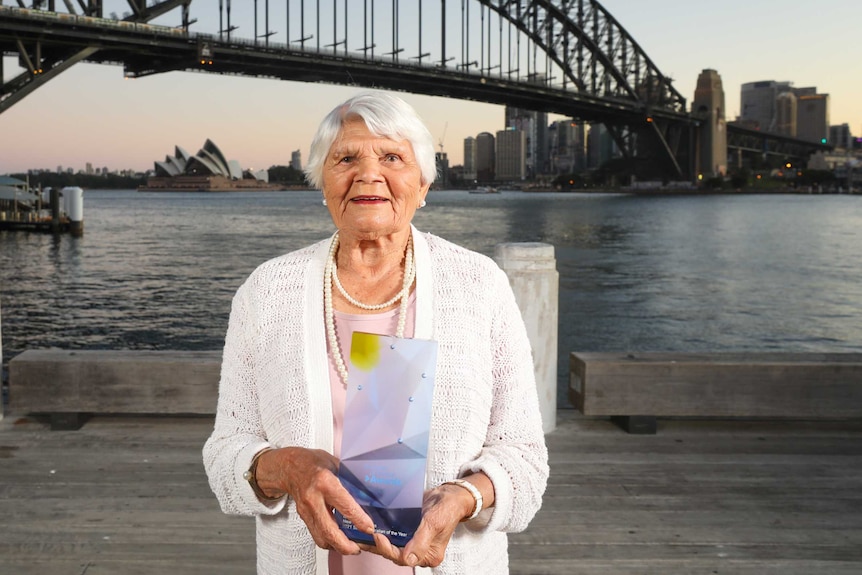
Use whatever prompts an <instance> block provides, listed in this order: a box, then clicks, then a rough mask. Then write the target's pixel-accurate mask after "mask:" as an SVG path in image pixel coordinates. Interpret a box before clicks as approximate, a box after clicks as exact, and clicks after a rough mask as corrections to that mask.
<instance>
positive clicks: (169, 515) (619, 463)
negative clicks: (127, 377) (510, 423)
mask: <svg viewBox="0 0 862 575" xmlns="http://www.w3.org/2000/svg"><path fill="white" fill-rule="evenodd" d="M558 420H559V425H558V428H557V430H555V431H554V432H553V433H551V434H549V435H548V445H549V448H550V452H551V478H550V482H549V486H548V491H547V494H546V497H545V502H544V506H543V508H542V510H541V511H540V513H539V515H538V516H537V517H536V519H535V521H534V522H533V523H532V525H531V526H530V528H529V529H528V530H527V531H526V532H524V533H520V534H516V535H512V536H511V538H510V541H511V562H512V573H513V574H525V575H526V574H537V575H538V574H552V573H553V574H555V575H556V574H570V573H571V574H588V575H606V574H617V573H619V574H626V575H629V574H640V575H645V574H655V575H659V574H661V575H676V574H686V575H688V574H699V573H705V574H733V575H755V574H757V575H772V574H776V575H777V574H779V573H780V574H781V575H797V574H798V575H811V574H817V575H823V574H848V575H849V574H851V573H852V574H854V575H857V574H859V573H862V421H858V420H855V421H844V422H816V423H814V422H787V421H785V422H776V421H772V422H763V421H760V422H752V421H704V420H659V428H658V435H653V436H635V435H628V434H626V433H624V432H623V431H621V430H620V429H619V428H617V427H616V426H614V425H613V424H611V423H610V422H608V421H607V420H604V419H589V418H584V417H582V416H579V415H578V414H577V413H576V412H573V411H570V410H565V411H560V412H559V414H558ZM211 428H212V419H211V418H210V417H199V418H190V417H185V418H183V417H141V416H134V417H131V416H128V417H107V416H99V417H95V418H93V419H91V420H90V421H88V422H87V423H86V424H85V425H84V427H83V428H82V429H80V430H78V431H53V432H52V431H49V430H48V425H47V424H46V423H45V422H43V421H39V420H36V419H33V418H22V417H16V416H15V415H14V414H13V415H7V416H6V418H5V419H3V420H0V573H2V574H7V573H8V574H10V575H11V574H16V575H31V574H32V575H60V574H63V575H105V574H112V575H115V574H119V575H137V574H157V573H158V574H161V573H179V574H183V575H195V574H201V575H203V574H207V575H219V574H230V575H241V574H252V573H254V532H253V521H252V520H251V519H250V518H237V517H227V516H224V515H223V514H222V513H221V512H220V511H219V509H218V506H217V504H216V501H215V498H214V497H213V496H212V494H211V493H210V491H209V488H208V486H207V483H206V478H205V476H204V472H203V467H202V463H201V447H202V445H203V442H204V440H205V439H206V437H207V435H208V434H209V432H210V430H211Z"/></svg>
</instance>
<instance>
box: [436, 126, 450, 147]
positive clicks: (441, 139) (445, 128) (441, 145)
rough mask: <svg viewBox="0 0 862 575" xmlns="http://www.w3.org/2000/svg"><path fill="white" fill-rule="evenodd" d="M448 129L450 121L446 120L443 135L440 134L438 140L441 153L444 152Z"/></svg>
mask: <svg viewBox="0 0 862 575" xmlns="http://www.w3.org/2000/svg"><path fill="white" fill-rule="evenodd" d="M448 129H449V122H446V124H445V125H444V126H443V135H442V136H440V139H439V140H437V145H438V146H440V153H441V154H442V153H443V140H444V139H445V138H446V130H448Z"/></svg>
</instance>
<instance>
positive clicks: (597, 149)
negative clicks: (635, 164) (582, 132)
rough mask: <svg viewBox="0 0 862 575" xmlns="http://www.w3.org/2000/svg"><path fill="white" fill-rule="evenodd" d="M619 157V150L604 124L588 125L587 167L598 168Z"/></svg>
mask: <svg viewBox="0 0 862 575" xmlns="http://www.w3.org/2000/svg"><path fill="white" fill-rule="evenodd" d="M617 156H619V148H618V147H617V145H616V142H614V138H613V136H612V135H611V133H610V131H609V130H608V129H607V128H606V127H605V125H604V124H590V131H589V133H588V135H587V167H588V168H600V167H602V166H603V165H604V164H605V163H607V162H609V161H610V160H612V159H614V158H615V157H617Z"/></svg>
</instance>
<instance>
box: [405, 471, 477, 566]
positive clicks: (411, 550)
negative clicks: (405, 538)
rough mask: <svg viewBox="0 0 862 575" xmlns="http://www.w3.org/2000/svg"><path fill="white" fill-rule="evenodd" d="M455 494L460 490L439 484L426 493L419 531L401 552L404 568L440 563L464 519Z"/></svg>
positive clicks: (458, 495) (457, 495)
mask: <svg viewBox="0 0 862 575" xmlns="http://www.w3.org/2000/svg"><path fill="white" fill-rule="evenodd" d="M453 487H454V489H453ZM459 491H463V488H461V487H457V486H451V485H441V486H440V487H437V488H435V489H432V490H431V491H429V492H428V493H427V494H426V496H425V501H424V503H423V506H422V507H423V514H422V521H421V523H419V528H418V529H417V530H416V534H415V535H414V536H413V539H411V540H410V542H409V543H407V545H406V546H405V547H404V549H403V550H402V551H401V556H402V559H401V560H402V561H403V562H404V563H405V564H406V565H410V566H416V565H420V566H428V567H437V566H438V565H440V563H442V562H443V557H444V556H445V554H446V546H447V545H449V539H451V537H452V533H454V532H455V528H456V527H458V523H460V521H461V519H462V518H463V517H464V511H463V509H464V505H463V499H462V497H461V495H462V494H461V493H459Z"/></svg>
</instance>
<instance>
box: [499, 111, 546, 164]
mask: <svg viewBox="0 0 862 575" xmlns="http://www.w3.org/2000/svg"><path fill="white" fill-rule="evenodd" d="M505 113H506V125H505V128H506V129H509V128H513V129H515V130H520V131H522V132H524V137H525V141H526V159H525V162H526V166H527V176H528V177H530V178H533V177H535V176H536V175H538V174H542V173H544V172H546V171H547V170H548V168H549V164H550V162H549V158H548V114H547V113H546V112H535V111H533V110H524V109H522V108H514V107H511V106H506V112H505Z"/></svg>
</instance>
